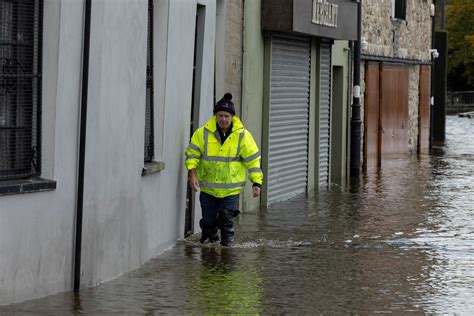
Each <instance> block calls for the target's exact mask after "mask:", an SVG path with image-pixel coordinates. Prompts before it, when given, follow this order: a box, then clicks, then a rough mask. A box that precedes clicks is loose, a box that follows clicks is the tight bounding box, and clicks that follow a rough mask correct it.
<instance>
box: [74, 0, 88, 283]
mask: <svg viewBox="0 0 474 316" xmlns="http://www.w3.org/2000/svg"><path fill="white" fill-rule="evenodd" d="M91 1H92V0H85V10H84V43H83V52H82V95H81V116H80V120H81V121H80V127H79V129H80V130H79V167H78V169H79V170H78V175H77V204H76V227H75V245H74V292H78V291H79V288H80V286H81V247H82V214H83V206H84V167H85V156H86V128H87V93H88V87H89V47H90V33H91Z"/></svg>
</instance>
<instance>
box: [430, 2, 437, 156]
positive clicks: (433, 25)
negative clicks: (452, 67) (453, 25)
mask: <svg viewBox="0 0 474 316" xmlns="http://www.w3.org/2000/svg"><path fill="white" fill-rule="evenodd" d="M432 5H433V6H435V9H436V0H433V1H432ZM435 37H436V14H433V15H432V17H431V49H435ZM430 58H431V76H430V77H431V78H430V79H431V82H430V138H429V143H430V149H431V148H433V143H434V121H435V116H434V88H435V80H436V78H435V60H434V58H433V57H432V54H431V53H430Z"/></svg>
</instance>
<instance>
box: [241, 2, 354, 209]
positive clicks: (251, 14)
mask: <svg viewBox="0 0 474 316" xmlns="http://www.w3.org/2000/svg"><path fill="white" fill-rule="evenodd" d="M355 8H356V4H355V3H352V2H351V1H318V0H316V1H299V0H294V1H266V0H262V1H246V2H245V5H244V56H243V77H244V79H243V91H242V98H243V102H242V104H243V108H242V117H243V121H244V122H245V123H246V125H247V127H248V128H249V129H251V130H252V132H253V131H255V134H256V135H255V136H256V138H257V139H259V140H260V141H261V142H260V144H259V145H260V146H261V150H262V159H263V162H262V167H263V170H264V175H265V181H264V189H263V191H262V192H263V196H262V200H261V201H255V200H252V199H251V197H250V196H249V195H244V201H243V208H254V207H258V206H260V205H263V206H265V205H268V204H271V203H273V202H276V201H278V200H283V199H287V198H289V197H291V196H294V195H297V194H300V193H304V192H308V191H311V190H315V189H319V188H323V187H324V188H326V187H328V185H329V184H330V183H331V182H338V183H343V182H344V181H345V178H346V175H347V172H346V170H347V168H346V166H347V146H348V138H347V136H348V134H347V133H348V129H347V126H348V124H347V119H348V117H349V116H348V111H349V108H348V100H349V99H350V98H349V93H350V92H349V86H350V70H349V67H350V60H351V51H350V49H349V45H348V40H354V39H355V38H356V32H355V30H356V27H355V26H356V21H357V20H356V18H357V16H356V15H354V13H355V12H356V10H355Z"/></svg>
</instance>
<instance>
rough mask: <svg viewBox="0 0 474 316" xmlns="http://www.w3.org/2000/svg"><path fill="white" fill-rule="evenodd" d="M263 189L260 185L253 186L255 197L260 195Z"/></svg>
mask: <svg viewBox="0 0 474 316" xmlns="http://www.w3.org/2000/svg"><path fill="white" fill-rule="evenodd" d="M261 190H262V189H260V187H258V186H256V185H255V186H253V187H252V192H253V197H257V196H260V191H261Z"/></svg>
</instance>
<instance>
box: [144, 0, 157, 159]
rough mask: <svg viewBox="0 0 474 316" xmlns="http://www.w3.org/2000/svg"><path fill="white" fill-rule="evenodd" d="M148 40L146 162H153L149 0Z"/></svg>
mask: <svg viewBox="0 0 474 316" xmlns="http://www.w3.org/2000/svg"><path fill="white" fill-rule="evenodd" d="M147 38H148V40H147V57H146V62H147V66H146V110H145V111H146V113H145V162H151V161H152V160H153V155H154V151H155V140H154V137H153V134H154V133H153V0H148V32H147Z"/></svg>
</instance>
